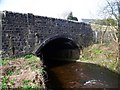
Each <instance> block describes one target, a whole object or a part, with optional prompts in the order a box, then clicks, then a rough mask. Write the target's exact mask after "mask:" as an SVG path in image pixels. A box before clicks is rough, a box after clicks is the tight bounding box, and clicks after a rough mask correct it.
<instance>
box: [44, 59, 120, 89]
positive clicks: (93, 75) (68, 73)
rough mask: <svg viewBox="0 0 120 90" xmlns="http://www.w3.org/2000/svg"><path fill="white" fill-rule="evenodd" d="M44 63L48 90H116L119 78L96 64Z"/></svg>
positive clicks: (119, 84)
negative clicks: (101, 89) (102, 89)
mask: <svg viewBox="0 0 120 90" xmlns="http://www.w3.org/2000/svg"><path fill="white" fill-rule="evenodd" d="M49 61H50V62H47V63H46V67H47V68H46V70H47V73H48V81H47V82H46V86H47V88H48V89H50V90H58V89H62V90H63V89H64V90H66V89H68V88H76V89H77V88H118V86H120V83H119V82H118V80H120V78H119V77H118V76H119V75H118V74H117V73H114V72H112V71H110V70H108V69H106V68H104V67H100V66H98V65H96V64H91V63H83V62H69V61H52V60H49Z"/></svg>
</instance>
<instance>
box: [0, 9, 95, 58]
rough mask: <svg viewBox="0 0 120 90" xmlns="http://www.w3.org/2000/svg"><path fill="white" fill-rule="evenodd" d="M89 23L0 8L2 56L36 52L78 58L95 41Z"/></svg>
mask: <svg viewBox="0 0 120 90" xmlns="http://www.w3.org/2000/svg"><path fill="white" fill-rule="evenodd" d="M92 37H93V34H92V30H91V27H90V25H89V24H85V23H82V22H74V21H68V20H62V19H56V18H50V17H43V16H36V15H33V14H30V13H28V14H23V13H17V12H10V11H1V12H0V39H1V40H0V45H1V46H0V47H1V51H2V53H1V56H2V57H13V56H21V55H26V54H31V53H33V54H35V55H37V56H40V57H45V58H57V59H61V58H64V59H65V58H67V59H70V58H78V56H79V54H80V50H81V49H82V48H83V47H87V46H89V45H90V44H91V41H92Z"/></svg>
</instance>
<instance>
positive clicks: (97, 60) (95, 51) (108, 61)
mask: <svg viewBox="0 0 120 90" xmlns="http://www.w3.org/2000/svg"><path fill="white" fill-rule="evenodd" d="M118 53H119V51H118V50H117V47H116V45H115V44H114V43H109V44H105V43H104V44H94V45H92V46H89V47H87V48H85V49H84V51H83V55H82V58H81V61H82V62H87V63H94V64H98V65H100V66H103V67H106V68H108V69H109V70H112V71H114V72H117V73H120V67H119V66H118V64H119V62H118V59H117V57H118Z"/></svg>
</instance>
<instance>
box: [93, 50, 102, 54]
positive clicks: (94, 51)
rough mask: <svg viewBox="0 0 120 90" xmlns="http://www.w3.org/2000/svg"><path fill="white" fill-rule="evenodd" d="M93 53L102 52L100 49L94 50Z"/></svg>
mask: <svg viewBox="0 0 120 90" xmlns="http://www.w3.org/2000/svg"><path fill="white" fill-rule="evenodd" d="M94 52H95V53H102V52H103V51H102V50H100V49H95V50H94Z"/></svg>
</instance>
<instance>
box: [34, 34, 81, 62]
mask: <svg viewBox="0 0 120 90" xmlns="http://www.w3.org/2000/svg"><path fill="white" fill-rule="evenodd" d="M80 49H81V47H80V46H79V44H78V43H77V42H76V41H75V40H74V39H73V38H71V37H70V36H67V35H60V36H54V37H52V38H49V39H46V40H45V41H44V42H43V43H42V44H41V45H40V46H39V48H38V49H37V51H36V52H35V54H36V55H37V56H39V57H41V58H43V59H46V58H47V59H48V58H49V59H50V58H51V59H57V60H62V59H64V60H76V59H79V54H80Z"/></svg>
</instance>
